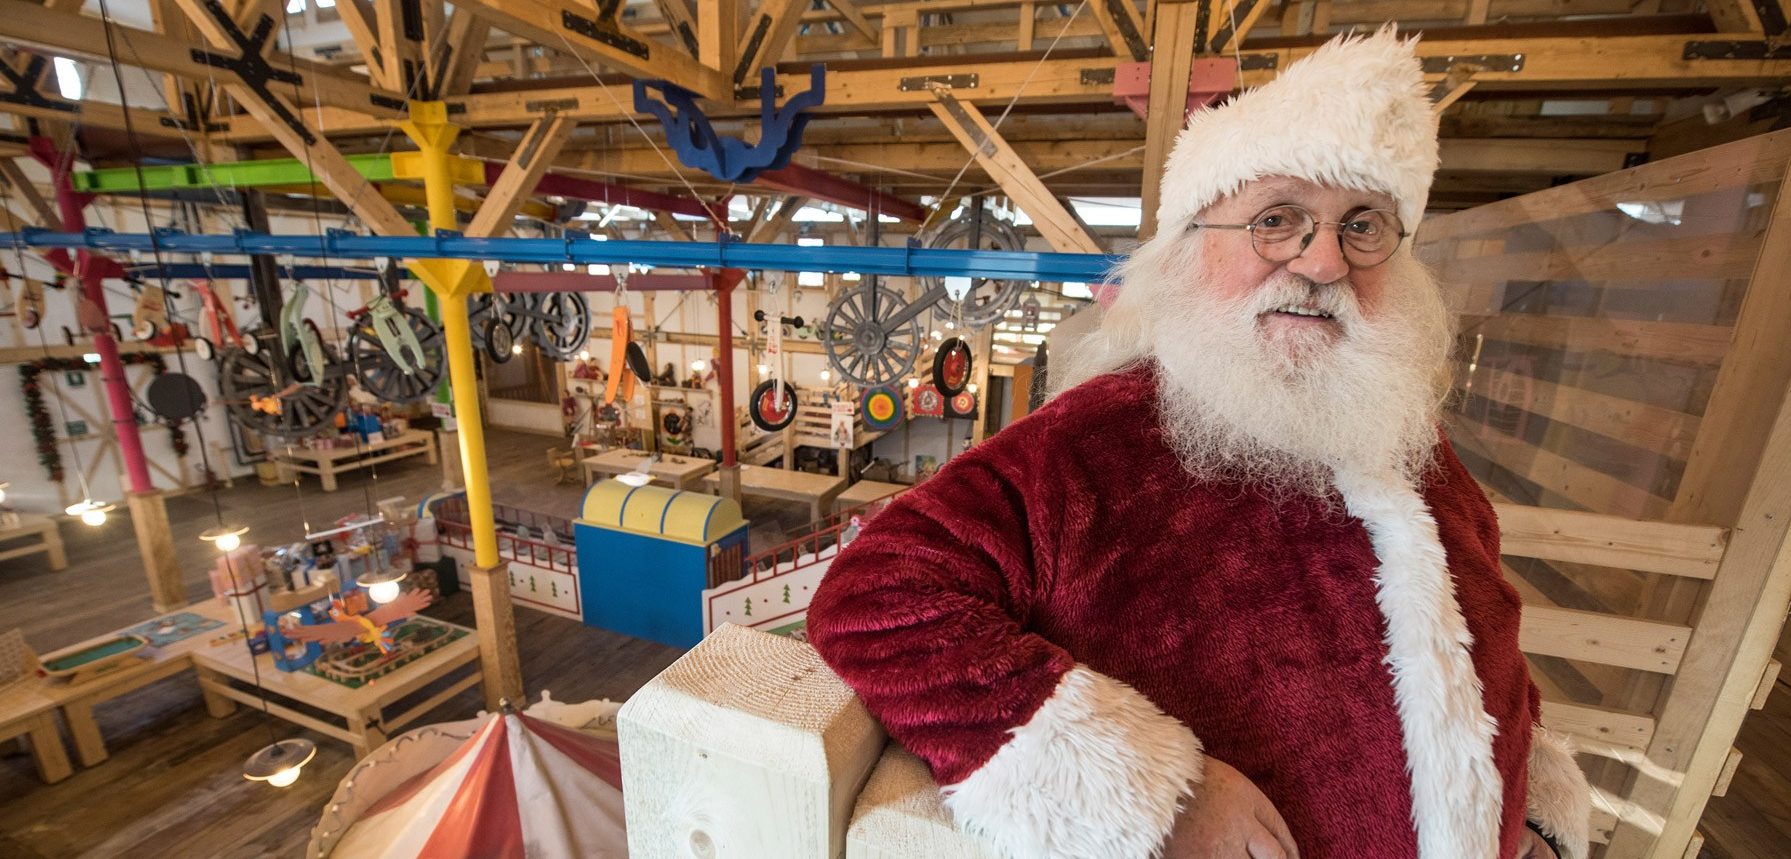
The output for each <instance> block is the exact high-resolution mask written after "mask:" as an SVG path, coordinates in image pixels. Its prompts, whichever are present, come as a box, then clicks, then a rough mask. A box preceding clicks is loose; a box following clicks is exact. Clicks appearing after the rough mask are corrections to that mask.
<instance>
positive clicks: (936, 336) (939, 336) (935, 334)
mask: <svg viewBox="0 0 1791 859" xmlns="http://www.w3.org/2000/svg"><path fill="white" fill-rule="evenodd" d="M933 339H934V340H944V339H945V335H944V334H940V333H939V332H938V331H934V332H933Z"/></svg>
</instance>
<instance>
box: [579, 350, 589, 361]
mask: <svg viewBox="0 0 1791 859" xmlns="http://www.w3.org/2000/svg"><path fill="white" fill-rule="evenodd" d="M578 360H580V361H589V360H591V350H589V349H580V350H578Z"/></svg>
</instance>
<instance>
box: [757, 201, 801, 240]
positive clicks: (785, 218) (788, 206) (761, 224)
mask: <svg viewBox="0 0 1791 859" xmlns="http://www.w3.org/2000/svg"><path fill="white" fill-rule="evenodd" d="M807 203H808V198H807V197H798V196H795V195H791V196H788V197H785V198H783V202H782V203H780V204H779V205H778V207H777V211H775V212H772V213H771V216H770V217H768V218H765V219H764V220H761V221H757V222H755V223H752V224H749V225H747V228H746V241H749V242H774V241H777V237H778V234H780V233H782V232H783V231H784V229H785V228H786V227H788V226H789V225H790V219H791V218H794V217H796V210H798V209H800V208H802V207H803V206H804V205H806V204H807Z"/></svg>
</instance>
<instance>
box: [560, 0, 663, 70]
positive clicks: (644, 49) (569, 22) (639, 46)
mask: <svg viewBox="0 0 1791 859" xmlns="http://www.w3.org/2000/svg"><path fill="white" fill-rule="evenodd" d="M621 7H622V0H597V17H595V18H586V17H585V16H583V15H580V14H578V13H576V12H573V11H572V10H571V9H561V10H560V26H562V27H565V28H566V29H568V30H571V31H572V32H574V33H577V34H579V35H580V36H584V37H585V38H587V39H595V40H596V41H598V42H601V43H603V44H605V45H608V46H610V47H612V48H615V49H616V50H618V51H627V52H628V53H630V54H633V55H634V56H637V57H640V58H641V59H643V60H644V59H647V58H648V57H649V56H651V54H652V52H653V51H652V48H650V47H648V45H647V43H646V42H643V41H641V40H639V39H636V38H635V37H633V36H630V35H628V34H627V33H626V32H624V31H623V30H622V26H621V25H620V24H618V23H616V13H617V12H619V11H621Z"/></svg>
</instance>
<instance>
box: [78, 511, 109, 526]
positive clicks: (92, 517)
mask: <svg viewBox="0 0 1791 859" xmlns="http://www.w3.org/2000/svg"><path fill="white" fill-rule="evenodd" d="M81 522H82V524H85V525H92V526H93V527H95V528H98V527H99V526H101V525H104V524H106V511H104V510H101V509H100V508H98V507H89V508H87V509H86V510H83V511H81Z"/></svg>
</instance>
